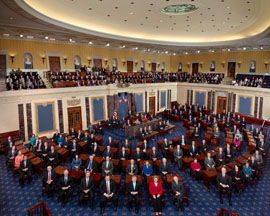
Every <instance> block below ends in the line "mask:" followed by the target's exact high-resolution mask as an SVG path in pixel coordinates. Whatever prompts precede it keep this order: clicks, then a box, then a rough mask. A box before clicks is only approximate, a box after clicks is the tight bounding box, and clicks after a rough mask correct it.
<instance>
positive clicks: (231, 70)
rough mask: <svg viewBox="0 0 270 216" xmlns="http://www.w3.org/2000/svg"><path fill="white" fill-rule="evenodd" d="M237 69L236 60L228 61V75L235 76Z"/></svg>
mask: <svg viewBox="0 0 270 216" xmlns="http://www.w3.org/2000/svg"><path fill="white" fill-rule="evenodd" d="M235 71H236V63H235V62H228V70H227V77H231V78H234V77H235Z"/></svg>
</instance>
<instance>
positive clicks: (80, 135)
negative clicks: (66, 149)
mask: <svg viewBox="0 0 270 216" xmlns="http://www.w3.org/2000/svg"><path fill="white" fill-rule="evenodd" d="M83 137H84V134H83V133H82V132H81V130H79V131H78V133H77V136H76V138H77V140H79V141H81V140H82V138H83Z"/></svg>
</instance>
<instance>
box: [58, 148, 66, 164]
mask: <svg viewBox="0 0 270 216" xmlns="http://www.w3.org/2000/svg"><path fill="white" fill-rule="evenodd" d="M56 151H57V152H58V154H59V155H61V157H62V158H63V160H64V161H66V162H67V159H68V155H69V151H68V150H67V149H64V148H59V149H58V150H56Z"/></svg>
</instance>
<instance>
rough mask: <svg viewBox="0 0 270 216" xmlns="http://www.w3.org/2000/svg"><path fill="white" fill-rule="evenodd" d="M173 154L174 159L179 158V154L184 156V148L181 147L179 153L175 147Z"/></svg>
mask: <svg viewBox="0 0 270 216" xmlns="http://www.w3.org/2000/svg"><path fill="white" fill-rule="evenodd" d="M173 156H174V160H178V159H177V157H178V156H182V157H183V150H182V149H180V150H179V153H178V150H177V149H175V150H174V152H173Z"/></svg>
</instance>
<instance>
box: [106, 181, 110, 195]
mask: <svg viewBox="0 0 270 216" xmlns="http://www.w3.org/2000/svg"><path fill="white" fill-rule="evenodd" d="M106 185H107V194H110V183H109V182H108V181H107V182H106Z"/></svg>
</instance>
